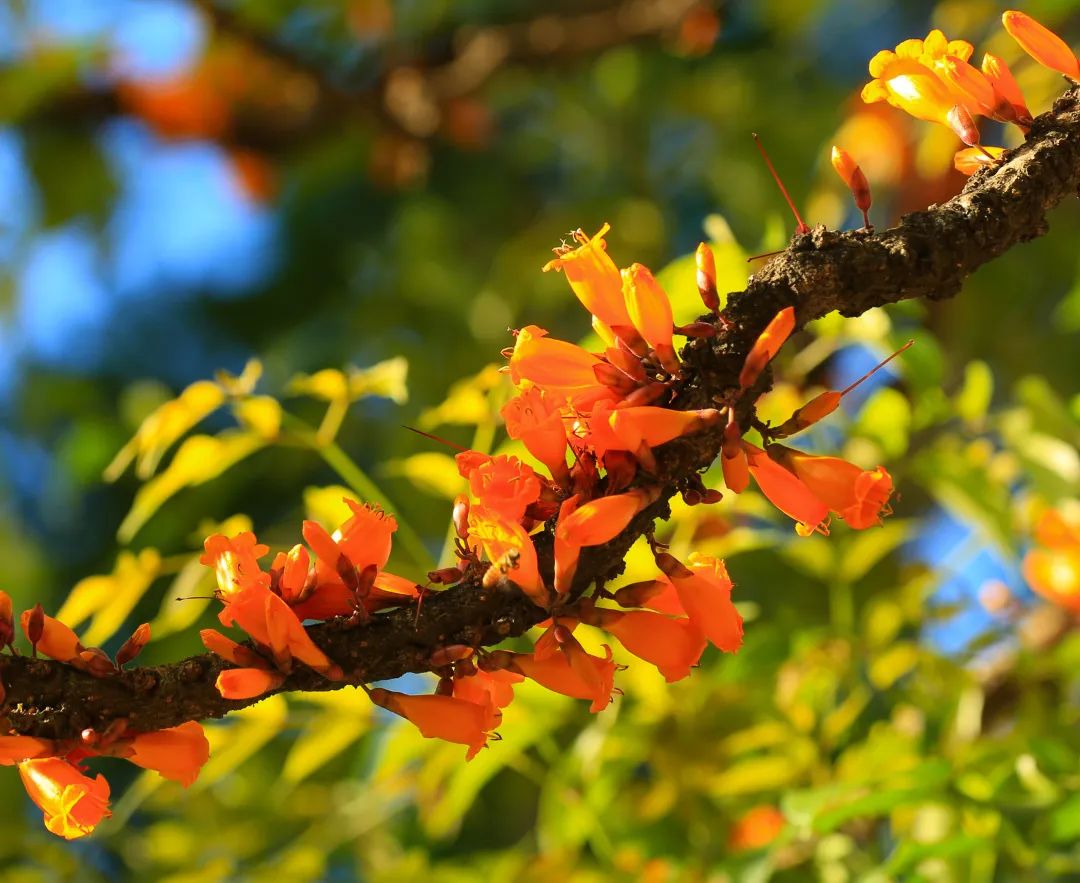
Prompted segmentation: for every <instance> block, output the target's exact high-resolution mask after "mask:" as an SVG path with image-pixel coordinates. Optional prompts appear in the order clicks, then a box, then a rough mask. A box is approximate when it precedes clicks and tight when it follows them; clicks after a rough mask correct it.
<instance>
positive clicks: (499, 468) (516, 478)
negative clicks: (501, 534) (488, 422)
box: [455, 451, 540, 521]
mask: <svg viewBox="0 0 1080 883" xmlns="http://www.w3.org/2000/svg"><path fill="white" fill-rule="evenodd" d="M455 459H456V461H457V464H458V472H460V473H461V477H462V478H466V479H468V481H469V490H470V491H472V495H473V497H474V498H476V501H477V502H478V503H479V504H480V505H482V506H486V507H487V508H488V509H490V510H491V511H492V512H496V513H498V514H499V515H502V516H503V517H504V518H507V519H508V520H510V521H521V519H522V518H524V516H525V510H526V509H528V508H529V506H531V505H532V504H533V503H535V502H536V500H537V498H539V496H540V479H539V478H538V477H537V475H536V473H535V472H534V471H533V469H532V468H531V467H529V466H526V465H525V464H524V463H522V462H521V461H520V460H519V459H518V458H517V457H511V456H507V455H506V454H500V455H498V456H497V457H490V456H488V455H487V454H480V453H478V452H477V451H463V452H462V453H460V454H458V455H457V456H456V457H455Z"/></svg>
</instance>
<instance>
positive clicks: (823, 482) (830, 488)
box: [769, 445, 893, 530]
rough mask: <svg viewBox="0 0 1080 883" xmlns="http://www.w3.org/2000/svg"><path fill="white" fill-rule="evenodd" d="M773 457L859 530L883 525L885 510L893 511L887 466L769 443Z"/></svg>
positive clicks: (890, 477)
mask: <svg viewBox="0 0 1080 883" xmlns="http://www.w3.org/2000/svg"><path fill="white" fill-rule="evenodd" d="M769 456H770V457H772V458H773V459H774V460H776V461H777V462H778V463H780V464H782V465H783V466H784V467H786V468H787V469H789V470H791V472H792V473H793V474H794V475H795V476H797V477H798V479H799V480H800V481H801V482H802V483H803V484H804V485H806V487H808V488H810V491H811V492H812V493H813V494H814V496H815V497H817V498H818V499H819V500H820V501H821V502H822V503H824V504H825V505H826V506H828V507H829V509H830V510H831V511H833V512H835V513H836V514H837V515H839V516H840V517H841V518H842V519H844V521H846V522H847V524H848V526H849V527H853V528H854V529H855V530H864V529H865V528H868V527H872V526H874V525H877V524H881V515H882V513H884V514H886V515H888V514H889V512H888V511H887V507H888V503H889V497H890V496H891V495H892V490H893V483H892V476H891V475H889V473H888V472H886V471H885V468H884V467H883V466H878V468H877V469H871V470H865V469H860V468H859V467H858V466H856V465H855V464H854V463H849V462H848V461H847V460H842V459H840V458H839V457H816V456H814V455H812V454H804V453H803V452H802V451H796V450H793V449H792V448H786V447H784V446H783V445H769Z"/></svg>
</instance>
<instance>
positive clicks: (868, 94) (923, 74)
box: [862, 29, 980, 125]
mask: <svg viewBox="0 0 1080 883" xmlns="http://www.w3.org/2000/svg"><path fill="white" fill-rule="evenodd" d="M973 51H974V47H973V46H972V45H971V44H970V43H968V42H966V41H964V40H947V39H946V38H945V35H944V34H943V33H942V32H941V31H939V30H936V29H935V30H933V31H931V32H930V33H929V34H927V35H926V39H925V40H905V41H904V42H903V43H900V44H899V45H898V46H897V47H896V50H895V51H890V50H888V49H883V50H882V51H881V52H879V53H877V55H875V56H874V57H873V58H872V59H870V76H872V77H873V78H874V79H873V80H872V81H871V82H869V83H867V84H866V86H864V87H863V91H862V99H863V101H865V102H866V103H867V104H873V103H875V102H878V101H887V102H888V103H889V104H891V105H892V106H893V107H898V108H900V110H903V111H905V112H907V113H909V114H911V115H912V116H913V117H916V118H917V119H920V120H928V121H930V122H932V123H941V124H942V125H948V122H947V120H946V115H947V114H948V112H949V110H950V109H952V107H953V105H955V104H961V103H964V102H963V100H962V99H961V98H960V97H959V96H958V93H957V91H956V90H954V89H953V88H951V87H950V84H949V82H948V81H947V80H945V79H944V78H943V76H942V71H943V70H945V69H946V68H948V67H950V66H959V65H966V64H967V60H968V59H969V58H970V57H971V53H972V52H973ZM967 66H968V67H970V65H967ZM973 70H974V69H973ZM966 74H967V71H966V69H964V75H965V82H966V81H967V80H968V79H970V78H969V77H967V76H966ZM968 110H969V111H970V112H971V113H979V112H980V111H979V109H978V108H977V107H975V108H972V107H969V108H968Z"/></svg>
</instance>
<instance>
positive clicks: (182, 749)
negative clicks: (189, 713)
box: [125, 721, 210, 788]
mask: <svg viewBox="0 0 1080 883" xmlns="http://www.w3.org/2000/svg"><path fill="white" fill-rule="evenodd" d="M130 748H131V754H129V755H125V757H126V758H127V760H130V761H131V762H132V763H133V764H136V765H137V766H141V767H143V768H144V769H148V770H155V771H156V772H158V773H160V774H161V775H162V776H164V777H165V778H166V779H171V780H172V781H174V782H179V783H180V784H181V785H183V786H184V787H185V788H187V787H188V786H189V785H191V783H192V782H194V781H195V779H196V778H198V775H199V770H201V769H202V767H203V764H205V763H206V761H207V760H208V759H209V757H210V743H209V742H207V741H206V733H205V732H203V728H202V726H201V725H200V724H198V723H196V722H195V721H187V722H186V723H183V724H180V726H178V727H169V728H168V729H165V730H157V731H155V732H153V733H139V734H138V735H137V736H135V737H134V738H132V740H131V744H130Z"/></svg>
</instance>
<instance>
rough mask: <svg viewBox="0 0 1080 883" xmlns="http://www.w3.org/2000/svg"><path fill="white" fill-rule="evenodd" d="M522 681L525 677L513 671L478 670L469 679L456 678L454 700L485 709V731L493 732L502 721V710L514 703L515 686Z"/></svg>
mask: <svg viewBox="0 0 1080 883" xmlns="http://www.w3.org/2000/svg"><path fill="white" fill-rule="evenodd" d="M522 680H524V675H519V674H515V673H514V672H512V671H484V670H483V669H477V670H476V671H475V672H473V673H472V674H470V675H468V676H467V677H455V678H454V698H455V699H461V700H463V701H465V702H471V703H473V704H474V705H479V706H480V707H481V708H483V709H485V712H486V720H485V723H484V729H486V730H493V729H494V728H495V727H497V726H498V725H499V723H500V721H501V718H502V715H501V713H500V710H501V709H503V708H506V706H508V705H509V704H510V703H511V702H513V701H514V684H517V683H520V682H521V681H522Z"/></svg>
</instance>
